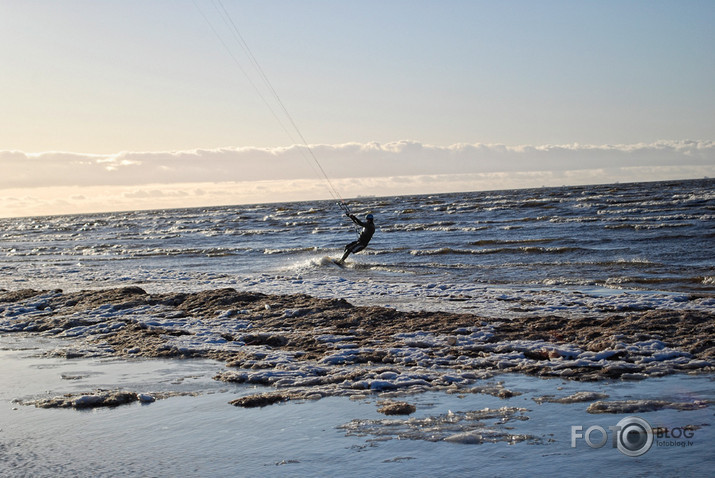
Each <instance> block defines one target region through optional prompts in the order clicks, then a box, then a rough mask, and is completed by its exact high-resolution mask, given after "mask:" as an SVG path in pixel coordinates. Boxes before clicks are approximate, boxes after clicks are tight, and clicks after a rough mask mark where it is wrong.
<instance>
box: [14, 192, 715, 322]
mask: <svg viewBox="0 0 715 478" xmlns="http://www.w3.org/2000/svg"><path fill="white" fill-rule="evenodd" d="M347 204H348V206H349V208H350V210H351V211H352V212H353V213H354V214H356V215H357V216H358V217H364V215H365V214H367V213H372V214H373V215H374V216H375V224H376V229H377V230H376V233H375V235H374V237H373V239H372V241H371V242H370V244H369V246H368V248H367V249H366V250H364V251H362V252H360V253H358V254H355V255H352V256H350V257H349V258H348V260H347V261H346V265H345V267H339V266H338V265H336V264H335V263H334V262H333V260H334V259H338V258H340V256H341V255H342V253H343V247H344V245H345V244H347V243H349V242H351V241H354V240H355V239H356V237H357V236H356V232H357V231H356V228H355V227H354V225H353V223H352V222H351V221H350V219H349V218H347V217H346V216H345V215H344V214H343V211H342V210H341V208H340V207H339V206H338V204H337V203H336V202H335V201H315V202H292V203H275V204H255V205H242V206H226V207H211V208H196V209H174V210H153V211H129V212H116V213H102V214H82V215H71V216H48V217H30V218H12V219H0V288H4V289H8V290H15V289H19V288H34V289H58V288H59V289H63V290H65V291H74V290H80V289H96V288H106V287H117V286H123V285H127V284H131V285H139V286H140V287H142V288H144V289H145V290H146V291H147V292H170V291H195V290H202V289H207V288H218V287H234V288H239V289H242V290H255V291H260V292H267V293H306V294H310V295H314V296H318V297H330V298H333V297H335V298H345V299H347V300H349V301H351V302H352V303H354V304H356V305H384V306H391V307H396V308H404V309H420V310H422V309H424V310H434V309H438V310H452V311H468V312H473V313H477V314H482V315H486V316H496V317H503V316H505V315H506V316H510V315H513V314H529V313H539V314H543V313H544V312H551V313H558V312H568V313H569V314H584V313H585V314H588V313H591V312H592V311H593V309H594V308H611V309H613V308H619V307H620V308H624V309H628V308H638V307H652V306H653V305H661V306H663V307H669V308H676V309H680V308H702V307H704V308H710V307H712V305H713V304H712V294H713V292H714V291H715V260H714V256H713V250H715V220H714V218H715V180H713V179H701V180H688V181H669V182H647V183H631V184H609V185H596V186H574V187H557V188H537V189H520V190H505V191H488V192H468V193H451V194H432V195H419V196H399V197H363V198H357V199H351V200H349V201H347Z"/></svg>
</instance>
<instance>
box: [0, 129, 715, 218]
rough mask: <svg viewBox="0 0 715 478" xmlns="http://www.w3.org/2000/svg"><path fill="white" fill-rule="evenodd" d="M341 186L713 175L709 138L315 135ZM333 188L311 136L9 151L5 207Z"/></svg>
mask: <svg viewBox="0 0 715 478" xmlns="http://www.w3.org/2000/svg"><path fill="white" fill-rule="evenodd" d="M311 149H312V152H313V153H314V154H315V156H316V157H317V158H319V159H320V164H321V166H322V167H323V169H324V170H325V171H326V173H327V174H328V177H329V178H330V183H331V184H332V186H333V187H334V188H335V189H336V190H337V191H339V193H340V194H341V196H342V197H344V198H350V197H356V196H358V195H375V196H393V195H402V194H421V193H438V192H458V191H480V190H496V189H514V188H527V187H541V186H561V185H575V184H596V183H612V182H619V181H620V182H635V181H655V180H668V179H688V178H701V177H704V176H709V177H713V176H715V143H713V142H712V141H659V142H656V143H649V144H629V145H601V146H594V145H579V144H573V145H540V146H505V145H486V144H456V145H451V146H446V147H443V146H433V145H426V144H422V143H418V142H414V141H397V142H392V143H386V144H380V143H375V142H372V143H347V144H341V145H314V146H312V148H311ZM313 199H331V188H330V187H329V185H328V184H327V181H326V180H325V178H323V177H322V172H321V171H320V170H319V169H318V168H317V165H315V163H314V162H313V159H312V156H311V155H310V152H309V151H307V149H306V148H305V147H300V146H291V147H284V148H272V149H268V148H263V149H261V148H221V149H215V150H192V151H178V152H144V153H142V152H132V153H127V152H123V153H117V154H114V155H95V154H80V153H66V152H46V153H23V152H18V151H5V152H0V217H9V216H30V215H50V214H73V213H85V212H105V211H124V210H135V209H164V208H178V207H201V206H218V205H234V204H247V203H266V202H281V201H298V200H313Z"/></svg>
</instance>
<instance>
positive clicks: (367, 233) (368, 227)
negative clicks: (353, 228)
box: [338, 213, 375, 264]
mask: <svg viewBox="0 0 715 478" xmlns="http://www.w3.org/2000/svg"><path fill="white" fill-rule="evenodd" d="M345 215H346V216H348V217H349V218H350V219H352V221H353V222H354V223H355V224H357V225H358V226H360V227H362V228H363V229H362V232H361V233H360V237H358V240H357V241H353V242H351V243H350V244H348V245H347V246H345V254H343V257H342V258H341V259H340V260H339V261H338V264H342V263H343V262H345V259H347V258H348V256H349V255H350V254H354V253H356V252H360V251H362V250H363V249H365V248H366V247H367V243H368V242H370V239H372V235H373V234H375V223H374V222H373V217H372V214H368V215H367V216H365V220H366V221H367V222H362V221H361V220H360V219H358V218H356V217H355V215H354V214H350V213H345Z"/></svg>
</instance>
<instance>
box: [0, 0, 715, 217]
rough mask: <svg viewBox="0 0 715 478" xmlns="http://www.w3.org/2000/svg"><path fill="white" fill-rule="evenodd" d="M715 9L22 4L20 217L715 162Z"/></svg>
mask: <svg viewBox="0 0 715 478" xmlns="http://www.w3.org/2000/svg"><path fill="white" fill-rule="evenodd" d="M714 24H715V2H713V1H711V0H703V1H692V0H673V1H665V0H647V1H637V0H630V1H629V0H626V1H624V0H617V1H608V0H601V1H586V0H583V1H579V0H564V1H548V0H543V1H531V0H530V1H517V0H514V1H510V0H504V1H499V2H495V1H479V0H470V1H458V0H431V1H429V0H422V1H420V0H406V1H400V0H380V1H372V0H361V1H359V2H357V1H347V0H346V1H339V0H302V1H298V2H296V1H293V0H284V1H281V0H256V1H239V0H220V1H219V0H171V1H169V0H141V1H135V0H104V1H96V0H84V1H81V0H64V1H62V2H57V1H54V0H0V62H1V64H2V65H3V69H2V70H3V71H2V74H0V217H12V216H28V215H51V214H72V213H85V212H103V211H114V210H134V209H154V208H171V207H199V206H213V205H231V204H241V203H257V202H277V201H286V200H309V199H330V198H331V197H333V198H334V197H335V196H336V195H337V196H339V197H341V198H350V197H355V196H358V195H377V196H391V195H397V194H416V193H436V192H454V191H474V190H493V189H507V188H522V187H541V186H560V185H571V184H596V183H610V182H630V181H651V180H662V179H688V178H701V177H704V176H708V177H712V176H715V88H713V85H715V29H713V28H712V25H714ZM243 45H247V47H248V48H247V49H246V48H244V47H243ZM323 173H325V174H323Z"/></svg>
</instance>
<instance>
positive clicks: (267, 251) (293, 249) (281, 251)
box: [263, 247, 318, 255]
mask: <svg viewBox="0 0 715 478" xmlns="http://www.w3.org/2000/svg"><path fill="white" fill-rule="evenodd" d="M317 250H318V248H317V247H287V248H284V249H264V250H263V253H264V254H266V255H272V254H297V253H301V252H315V251H317Z"/></svg>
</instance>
